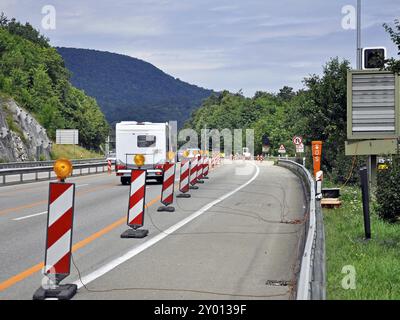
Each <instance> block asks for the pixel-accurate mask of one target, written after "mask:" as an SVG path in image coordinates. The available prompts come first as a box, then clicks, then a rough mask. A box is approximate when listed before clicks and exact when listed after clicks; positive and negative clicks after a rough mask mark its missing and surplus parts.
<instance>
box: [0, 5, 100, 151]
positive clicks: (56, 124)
mask: <svg viewBox="0 0 400 320" xmlns="http://www.w3.org/2000/svg"><path fill="white" fill-rule="evenodd" d="M69 76H70V74H69V72H68V70H67V69H66V68H65V66H64V61H63V59H62V58H61V56H60V55H59V54H58V53H57V51H56V49H54V48H52V47H51V46H50V44H49V40H48V39H47V38H45V37H44V36H43V35H40V34H39V32H38V31H37V30H35V29H34V28H33V27H32V26H31V25H30V24H29V23H26V24H21V23H19V22H17V21H16V20H15V19H11V20H10V19H8V18H7V17H6V16H5V15H4V14H3V13H2V14H0V97H2V98H6V99H8V98H10V99H11V98H12V99H13V100H15V101H16V102H17V104H18V105H19V106H21V107H23V108H24V109H25V110H26V111H28V112H29V113H31V114H32V115H33V116H34V117H35V119H37V120H38V122H39V123H40V124H41V125H42V126H43V127H44V128H45V129H47V133H48V134H49V136H50V138H52V139H54V138H55V131H56V129H64V128H73V129H79V130H80V134H79V137H80V143H81V144H83V145H84V146H85V147H90V148H98V147H99V146H100V144H101V143H103V142H104V141H105V137H106V136H107V135H108V124H107V122H106V120H105V118H104V115H103V113H102V112H101V111H100V108H99V106H98V105H97V103H96V101H95V100H94V99H93V98H91V97H88V96H87V95H85V94H84V92H83V91H82V90H79V89H77V88H75V87H73V86H72V85H71V83H70V82H69ZM11 127H12V126H11Z"/></svg>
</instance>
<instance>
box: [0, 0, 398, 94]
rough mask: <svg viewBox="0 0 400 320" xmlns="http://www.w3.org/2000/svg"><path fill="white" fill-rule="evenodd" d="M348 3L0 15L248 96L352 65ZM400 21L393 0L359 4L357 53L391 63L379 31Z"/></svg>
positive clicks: (156, 4)
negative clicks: (329, 67)
mask: <svg viewBox="0 0 400 320" xmlns="http://www.w3.org/2000/svg"><path fill="white" fill-rule="evenodd" d="M45 5H53V6H54V8H55V9H56V29H55V30H45V29H44V28H43V26H42V19H43V17H44V14H42V8H43V6H45ZM346 5H352V6H355V5H356V0H335V1H333V0H330V1H327V0H276V1H270V0H241V1H238V0H114V1H109V0H108V1H106V0H79V1H78V0H68V1H65V0H64V1H59V0H53V1H51V0H44V1H43V0H0V11H4V12H5V13H6V15H7V16H8V17H15V18H17V19H18V20H20V21H22V22H25V21H29V22H30V23H31V24H33V26H34V27H36V28H38V29H40V30H41V32H42V33H44V34H45V35H46V36H48V37H49V38H50V40H51V44H52V45H54V46H65V47H77V48H91V49H97V50H104V51H111V52H116V53H122V54H127V55H130V56H132V57H136V58H139V59H143V60H146V61H148V62H150V63H152V64H154V65H155V66H157V67H158V68H160V69H162V70H163V71H165V72H166V73H169V74H171V75H172V76H174V77H177V78H180V79H181V80H184V81H187V82H190V83H193V84H197V85H199V86H202V87H206V88H210V89H214V90H222V89H228V90H230V91H232V92H237V91H238V90H240V89H242V90H243V92H244V93H245V95H247V96H251V95H253V94H254V92H255V91H258V90H263V91H275V92H276V91H278V90H279V88H281V87H283V86H284V85H289V86H292V87H294V88H295V89H298V88H301V87H302V79H303V78H304V77H305V76H307V75H309V74H312V73H321V70H322V65H323V64H325V62H326V61H328V59H329V58H330V57H333V56H339V57H341V58H346V59H349V60H350V61H351V62H352V63H353V65H355V50H356V49H355V39H356V32H355V30H346V29H344V28H343V27H342V19H343V18H344V16H345V14H343V13H342V8H343V7H344V6H346ZM396 18H400V3H399V0H379V1H376V0H363V19H362V22H363V46H364V47H367V46H386V47H387V48H388V53H389V56H396V55H397V52H396V47H395V46H394V44H393V43H392V42H391V41H390V39H389V37H388V36H387V34H386V33H385V31H384V29H383V28H382V23H383V22H389V23H392V22H393V20H394V19H396Z"/></svg>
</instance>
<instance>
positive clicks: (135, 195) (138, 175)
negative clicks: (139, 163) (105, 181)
mask: <svg viewBox="0 0 400 320" xmlns="http://www.w3.org/2000/svg"><path fill="white" fill-rule="evenodd" d="M145 196H146V170H142V169H135V170H132V173H131V188H130V192H129V208H128V226H130V227H131V228H139V227H142V226H143V223H144V204H145Z"/></svg>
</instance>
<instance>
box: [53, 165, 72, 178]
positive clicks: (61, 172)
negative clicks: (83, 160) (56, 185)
mask: <svg viewBox="0 0 400 320" xmlns="http://www.w3.org/2000/svg"><path fill="white" fill-rule="evenodd" d="M53 170H54V172H55V174H56V176H57V178H58V179H59V180H60V181H62V182H64V180H65V179H66V178H67V177H69V176H70V175H71V174H72V163H71V161H69V160H68V159H58V160H57V161H56V162H54V166H53Z"/></svg>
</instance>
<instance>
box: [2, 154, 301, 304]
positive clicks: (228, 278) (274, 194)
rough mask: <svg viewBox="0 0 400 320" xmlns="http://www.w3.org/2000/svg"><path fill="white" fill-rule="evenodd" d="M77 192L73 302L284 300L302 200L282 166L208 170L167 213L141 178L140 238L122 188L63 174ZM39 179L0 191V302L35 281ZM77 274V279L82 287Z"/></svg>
mask: <svg viewBox="0 0 400 320" xmlns="http://www.w3.org/2000/svg"><path fill="white" fill-rule="evenodd" d="M69 182H75V183H76V187H77V194H76V199H75V204H76V205H75V217H74V234H73V244H74V247H73V248H74V253H73V257H74V262H75V264H76V266H77V268H78V269H79V272H80V275H81V278H80V277H79V276H78V272H77V269H76V267H75V266H74V265H72V268H71V275H70V276H69V277H68V278H67V279H65V280H64V283H76V284H78V286H79V290H78V293H77V295H76V296H75V297H74V299H291V298H293V296H294V279H295V270H296V267H298V263H299V261H298V257H299V243H300V237H301V231H300V230H301V225H300V224H299V223H301V220H302V219H303V218H304V213H305V200H304V196H303V194H302V186H301V183H300V180H299V179H298V178H297V177H296V176H295V175H294V174H293V173H291V172H290V171H288V170H287V169H284V168H281V167H276V166H272V165H270V164H268V163H263V164H259V163H253V162H252V163H249V162H246V165H244V164H243V162H242V161H237V162H235V163H233V164H225V165H222V166H220V167H218V168H217V169H215V170H213V171H211V173H210V179H209V180H206V181H205V183H204V184H203V185H199V186H200V189H199V190H193V191H191V194H192V198H191V199H175V203H174V206H175V208H176V212H174V213H165V212H157V208H158V207H159V206H160V202H159V198H160V197H159V196H160V192H161V186H160V185H158V184H154V183H149V185H148V186H147V191H146V203H147V205H148V208H147V209H146V213H145V228H146V229H148V230H149V235H148V237H146V238H144V239H140V240H138V239H120V234H121V233H122V232H123V231H125V230H126V229H127V226H126V211H127V205H128V194H129V187H127V186H122V185H120V183H119V179H118V178H117V177H115V176H114V175H111V176H110V175H108V174H98V175H90V176H84V177H77V178H73V179H69ZM47 196H48V182H46V181H44V182H38V183H31V184H23V185H14V186H6V187H1V188H0V256H1V259H0V299H31V298H32V295H33V293H34V291H35V290H36V289H37V288H38V287H39V286H40V284H41V281H42V278H43V276H42V275H41V272H40V270H41V267H42V266H41V262H42V261H43V258H44V243H45V237H46V234H45V230H46V210H47ZM80 279H81V280H82V281H83V283H84V284H85V286H83V285H82V282H81V281H80Z"/></svg>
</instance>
